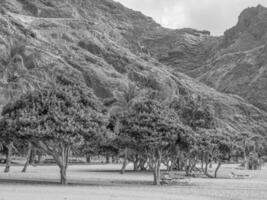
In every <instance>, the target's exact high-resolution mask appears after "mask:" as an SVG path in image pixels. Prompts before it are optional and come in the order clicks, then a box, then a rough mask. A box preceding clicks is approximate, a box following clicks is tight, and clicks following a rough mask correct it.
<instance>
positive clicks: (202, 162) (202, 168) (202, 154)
mask: <svg viewBox="0 0 267 200" xmlns="http://www.w3.org/2000/svg"><path fill="white" fill-rule="evenodd" d="M201 170H202V172H204V152H202V153H201Z"/></svg>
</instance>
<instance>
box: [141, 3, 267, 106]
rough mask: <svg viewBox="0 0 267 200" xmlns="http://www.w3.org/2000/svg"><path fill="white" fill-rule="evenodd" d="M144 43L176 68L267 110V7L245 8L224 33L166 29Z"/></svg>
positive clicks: (154, 53) (170, 65)
mask: <svg viewBox="0 0 267 200" xmlns="http://www.w3.org/2000/svg"><path fill="white" fill-rule="evenodd" d="M143 43H144V44H145V46H146V47H147V48H148V49H149V50H150V52H152V54H151V55H152V56H153V57H155V58H157V59H158V60H159V61H160V62H162V63H163V64H165V65H167V66H169V67H170V68H171V69H172V70H173V71H179V72H183V73H185V74H187V75H189V76H191V77H193V78H196V79H197V80H199V81H201V82H203V83H205V84H207V85H208V86H210V87H213V88H215V89H216V90H218V91H220V92H223V93H230V94H237V95H239V96H241V97H243V98H245V99H246V100H248V101H249V102H250V103H252V104H253V105H255V106H257V107H258V108H260V109H263V110H265V111H267V60H266V57H267V52H266V46H267V8H265V7H263V6H260V5H259V6H257V7H252V8H247V9H245V10H244V11H243V12H242V13H241V14H240V16H239V20H238V23H237V25H236V26H234V27H233V28H231V29H229V30H227V31H225V33H224V35H223V36H222V37H212V36H210V35H209V34H208V32H200V31H196V30H192V29H183V30H172V31H170V30H165V31H162V32H161V33H160V34H159V33H157V34H153V33H152V35H150V37H149V39H144V40H143Z"/></svg>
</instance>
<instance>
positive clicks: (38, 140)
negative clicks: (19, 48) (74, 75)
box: [2, 75, 106, 184]
mask: <svg viewBox="0 0 267 200" xmlns="http://www.w3.org/2000/svg"><path fill="white" fill-rule="evenodd" d="M56 84H57V87H51V86H47V87H44V88H42V89H40V90H39V91H35V92H30V93H27V94H25V95H22V96H21V98H20V99H19V100H17V101H15V102H13V103H10V104H8V105H6V106H5V107H4V109H3V112H2V115H3V117H4V121H5V122H6V123H8V124H9V127H15V128H16V131H14V132H11V131H9V132H8V134H9V135H11V134H12V135H15V136H16V137H17V138H19V139H21V140H26V141H28V142H31V143H32V144H33V145H34V146H35V147H38V148H40V149H42V150H43V151H44V152H46V153H47V154H49V155H51V156H53V158H54V159H55V161H56V163H57V165H58V166H59V168H60V177H61V183H62V184H66V182H67V180H66V170H67V166H68V165H67V164H68V156H69V151H70V149H71V148H72V147H75V146H79V145H81V144H82V143H83V141H84V140H85V139H86V140H90V139H93V138H94V137H95V135H101V134H103V133H104V132H105V127H106V125H105V120H104V119H105V118H104V117H103V115H102V114H101V110H100V108H101V106H100V102H99V101H98V100H97V98H96V97H95V96H94V95H93V93H92V92H91V90H89V89H88V88H87V87H86V86H85V85H82V84H79V83H76V82H73V81H71V80H69V79H68V78H66V77H64V76H63V75H62V76H61V77H58V78H57V83H56Z"/></svg>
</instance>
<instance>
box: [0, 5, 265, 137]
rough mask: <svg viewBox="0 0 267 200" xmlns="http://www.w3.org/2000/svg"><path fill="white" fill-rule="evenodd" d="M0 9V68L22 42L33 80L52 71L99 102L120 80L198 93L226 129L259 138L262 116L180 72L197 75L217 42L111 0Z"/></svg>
mask: <svg viewBox="0 0 267 200" xmlns="http://www.w3.org/2000/svg"><path fill="white" fill-rule="evenodd" d="M0 8H1V9H0V11H1V12H0V24H1V26H0V66H1V70H2V71H3V69H5V67H6V66H7V60H8V59H9V56H10V55H9V52H10V49H11V43H10V41H9V40H10V39H12V40H14V41H23V42H25V44H26V48H25V52H24V53H23V55H24V54H25V55H24V61H27V63H25V65H26V66H27V69H28V70H29V72H32V73H33V74H34V75H35V76H36V77H37V78H39V79H41V77H42V76H40V75H42V73H43V74H45V73H48V72H49V71H53V70H60V71H61V73H65V74H66V75H67V76H69V78H75V80H77V81H81V82H82V83H84V84H86V85H87V87H90V88H92V89H93V90H94V92H95V94H96V95H97V96H98V97H100V98H101V99H106V98H112V97H113V94H114V91H119V90H121V88H123V87H125V85H126V84H127V83H128V82H135V83H136V84H137V85H138V87H140V88H153V89H160V88H161V87H162V86H163V85H164V86H166V85H167V86H168V87H169V90H174V89H178V91H179V92H180V95H186V94H197V95H199V96H201V97H202V99H204V100H205V101H206V102H207V104H210V105H212V106H213V107H214V111H215V115H216V116H217V118H218V121H219V122H220V126H221V127H225V128H226V129H227V130H228V131H229V132H242V131H253V132H258V133H260V134H264V133H265V131H266V129H267V117H266V113H265V112H264V111H261V110H260V109H258V108H256V107H254V106H252V105H251V104H249V103H247V102H246V101H245V100H243V99H242V98H240V97H238V96H235V95H226V94H222V93H219V92H217V91H216V90H215V89H212V88H210V87H207V86H206V85H204V84H202V83H200V82H198V81H196V80H194V79H192V78H190V77H188V76H187V75H185V74H183V73H180V71H183V72H185V73H187V74H190V75H192V76H197V77H199V74H201V75H202V74H204V72H203V70H202V67H203V66H204V64H205V63H206V58H207V57H209V56H210V57H211V56H215V55H214V52H215V51H214V48H216V49H217V48H219V47H218V46H219V45H217V44H218V43H220V42H221V38H214V37H212V36H210V35H209V32H207V31H197V30H193V29H182V30H170V29H165V28H162V27H161V26H160V25H159V24H157V23H155V22H154V21H153V20H152V19H151V18H149V17H146V16H144V15H142V14H141V13H139V12H135V11H132V10H130V9H127V8H125V7H123V6H122V5H121V4H118V3H115V2H113V1H111V0H101V1H100V0H87V1H80V0H68V1H67V0H58V1H54V0H33V1H30V0H2V1H0ZM263 52H264V51H263ZM262 59H263V61H262V62H265V61H264V56H263V57H262ZM159 61H161V62H159ZM210 66H211V65H210ZM212 66H213V65H212ZM207 69H209V70H211V68H208V67H207ZM2 71H1V73H2ZM36 71H38V72H39V73H38V74H35V73H34V72H36ZM0 75H1V74H0ZM203 77H204V75H203ZM206 80H208V79H205V80H204V79H203V81H206ZM0 87H3V86H0ZM1 98H2V99H3V100H4V98H3V95H2V94H1V95H0V99H1ZM1 105H3V102H2V104H1Z"/></svg>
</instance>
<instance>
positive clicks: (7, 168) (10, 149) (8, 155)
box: [4, 142, 13, 173]
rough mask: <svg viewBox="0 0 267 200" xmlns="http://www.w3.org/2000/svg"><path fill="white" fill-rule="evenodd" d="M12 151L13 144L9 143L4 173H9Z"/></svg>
mask: <svg viewBox="0 0 267 200" xmlns="http://www.w3.org/2000/svg"><path fill="white" fill-rule="evenodd" d="M12 149H13V142H10V143H9V144H8V145H7V152H6V167H5V171H4V172H5V173H8V172H9V171H10V166H11V156H12Z"/></svg>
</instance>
